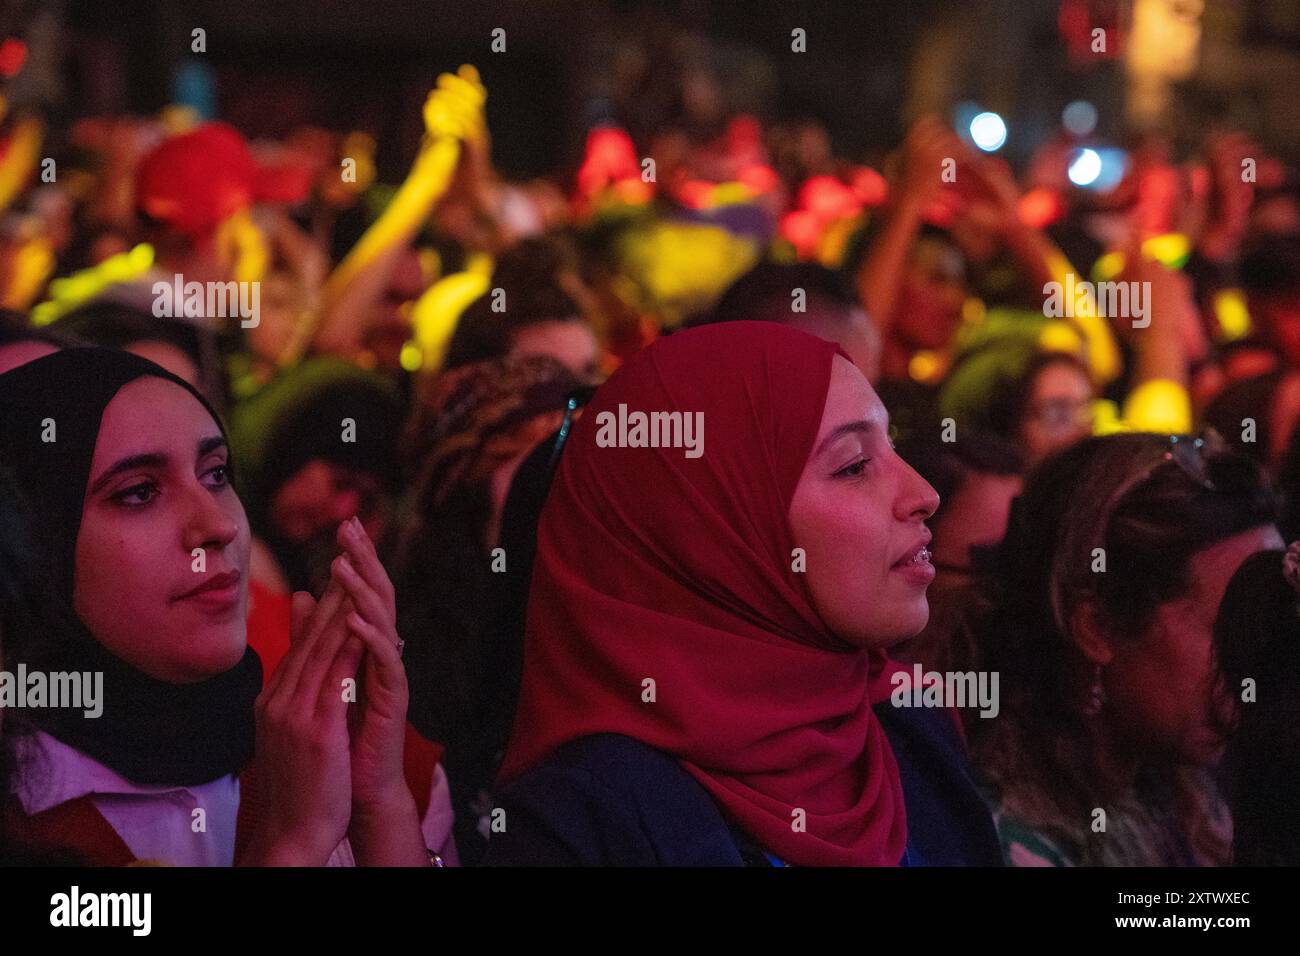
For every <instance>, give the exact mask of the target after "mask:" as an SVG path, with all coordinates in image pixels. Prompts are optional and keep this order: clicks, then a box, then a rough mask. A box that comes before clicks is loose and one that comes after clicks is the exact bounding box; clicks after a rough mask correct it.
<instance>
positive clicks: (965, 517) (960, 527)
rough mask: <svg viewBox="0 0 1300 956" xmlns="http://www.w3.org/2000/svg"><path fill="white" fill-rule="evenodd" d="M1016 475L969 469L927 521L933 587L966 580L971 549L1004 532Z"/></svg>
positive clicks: (1018, 483) (991, 542)
mask: <svg viewBox="0 0 1300 956" xmlns="http://www.w3.org/2000/svg"><path fill="white" fill-rule="evenodd" d="M1023 486H1024V480H1023V479H1022V478H1021V477H1020V476H1019V475H991V474H986V473H984V472H978V471H974V472H969V473H968V474H967V476H966V479H965V480H964V481H963V482H962V484H961V487H959V488H958V489H957V490H956V491H955V492H953V494H952V495H951V496H950V497H949V498H948V499H947V500H946V501H945V502H944V505H943V508H942V509H941V510H940V512H939V513H938V514H937V515H935V517H934V520H933V521H932V522H930V523H931V524H932V525H933V526H934V545H933V547H932V548H931V549H930V550H931V551H933V552H934V563H935V567H936V569H937V570H938V575H937V576H936V578H935V586H934V588H933V589H932V590H940V589H943V588H948V587H952V586H954V585H960V584H964V583H966V582H967V581H968V580H969V578H970V573H971V569H972V564H973V558H972V555H971V549H972V548H987V547H992V546H994V545H996V544H998V542H1000V541H1001V540H1002V536H1003V535H1005V534H1006V532H1007V515H1008V514H1010V512H1011V502H1012V500H1013V499H1014V498H1015V497H1016V495H1018V494H1020V489H1021V488H1022V487H1023Z"/></svg>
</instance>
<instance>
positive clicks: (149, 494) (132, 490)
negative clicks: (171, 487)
mask: <svg viewBox="0 0 1300 956" xmlns="http://www.w3.org/2000/svg"><path fill="white" fill-rule="evenodd" d="M158 492H159V488H158V482H156V481H154V480H153V479H152V478H151V479H149V480H147V481H139V482H136V483H134V484H132V485H128V486H127V487H126V488H124V489H122V490H121V491H117V492H114V493H113V494H112V495H110V496H109V497H110V499H111V500H112V501H113V502H114V503H116V504H119V505H122V506H124V507H127V508H142V507H144V506H145V505H147V504H149V503H150V502H151V501H153V500H154V498H156V497H158Z"/></svg>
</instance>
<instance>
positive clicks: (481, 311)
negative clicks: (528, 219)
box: [442, 239, 583, 369]
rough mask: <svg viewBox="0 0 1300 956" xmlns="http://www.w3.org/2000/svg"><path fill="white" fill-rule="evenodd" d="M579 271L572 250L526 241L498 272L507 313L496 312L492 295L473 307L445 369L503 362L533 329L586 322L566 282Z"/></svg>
mask: <svg viewBox="0 0 1300 956" xmlns="http://www.w3.org/2000/svg"><path fill="white" fill-rule="evenodd" d="M574 269H575V267H574V266H573V265H572V263H571V262H570V258H569V254H568V250H567V249H566V248H565V247H564V246H562V245H561V244H559V243H558V242H556V241H553V240H549V239H526V240H524V241H523V242H521V243H519V245H518V246H516V247H515V248H513V249H511V250H510V251H509V252H508V253H506V254H504V255H503V256H502V257H501V259H500V261H499V262H498V263H497V265H496V268H495V269H494V270H493V272H492V288H493V289H494V290H495V289H501V290H503V291H504V292H505V303H506V308H505V310H504V311H501V312H497V311H495V310H494V309H493V308H492V306H493V304H494V302H493V293H492V292H488V293H487V294H485V295H483V296H480V297H479V298H478V299H476V300H475V301H474V302H472V303H470V305H469V307H468V308H467V309H466V310H465V311H464V313H462V315H461V317H460V321H459V322H457V323H456V330H455V331H454V332H453V333H452V335H451V341H450V342H448V344H447V357H446V359H445V361H444V362H443V366H442V367H443V368H446V369H450V368H457V367H459V366H461V365H468V364H470V363H471V362H483V361H488V360H490V359H495V358H501V357H502V356H504V355H506V354H507V353H509V351H510V348H511V346H512V344H513V343H514V338H515V336H516V335H517V334H518V333H519V331H520V330H521V329H524V328H527V327H528V326H530V325H540V324H541V323H543V322H580V321H582V320H583V313H582V307H581V305H580V304H579V303H578V302H577V301H576V300H575V299H574V298H573V297H572V296H571V295H569V293H568V292H566V291H565V289H564V288H563V280H562V278H561V275H562V274H563V273H565V272H572V271H574Z"/></svg>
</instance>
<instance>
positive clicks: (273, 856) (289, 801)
mask: <svg viewBox="0 0 1300 956" xmlns="http://www.w3.org/2000/svg"><path fill="white" fill-rule="evenodd" d="M337 539H338V545H339V548H340V550H341V552H342V553H341V554H339V556H338V557H336V558H335V559H334V562H333V564H332V565H331V569H330V580H329V583H328V584H327V585H326V587H325V590H324V592H323V593H322V594H321V597H320V600H319V601H316V600H315V599H313V598H312V596H311V595H310V594H307V593H306V592H302V591H300V592H298V593H296V594H294V595H293V609H292V614H291V621H290V638H289V640H290V644H289V650H288V652H287V653H286V654H285V656H284V659H283V660H282V661H281V662H280V665H279V667H278V668H277V669H276V671H275V673H274V674H272V675H271V678H270V680H269V681H268V682H267V684H266V686H265V688H264V689H263V691H262V693H261V695H260V696H259V697H258V699H257V705H256V714H257V753H256V763H255V768H256V769H255V773H256V785H257V788H258V795H259V803H260V811H259V815H258V816H259V819H258V823H257V830H256V832H255V833H254V835H253V837H252V840H251V842H250V846H249V848H248V851H247V852H246V853H245V854H244V855H243V857H242V858H241V859H240V861H239V862H240V863H241V864H244V865H252V866H324V865H325V863H326V861H327V860H328V859H329V857H330V855H331V854H332V853H333V852H334V850H335V848H336V847H337V846H338V845H339V843H340V842H341V841H342V840H343V839H344V837H347V839H348V842H349V844H350V845H351V847H352V852H353V855H354V857H355V859H356V862H357V863H358V864H361V865H376V866H378V865H413V866H427V865H429V856H428V852H427V851H426V850H425V848H424V843H423V838H422V836H421V832H420V820H419V816H418V813H417V811H416V806H415V799H414V797H412V795H411V792H410V788H409V787H408V786H407V784H406V779H405V776H404V775H403V770H402V754H403V743H404V740H405V733H406V706H407V685H406V672H405V670H404V669H403V667H402V657H401V641H400V640H399V638H398V636H397V624H396V618H397V613H396V604H395V600H394V594H393V585H392V582H391V581H390V580H389V579H388V574H387V572H385V571H384V568H383V565H382V564H381V563H380V561H379V555H378V553H377V552H376V550H375V546H374V544H373V542H371V540H370V538H369V536H368V535H367V534H366V532H365V529H364V528H362V526H361V522H360V521H358V520H357V519H356V518H351V519H349V520H347V521H345V522H343V524H341V525H340V526H339V530H338V535H337ZM349 682H350V683H349Z"/></svg>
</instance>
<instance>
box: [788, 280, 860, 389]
mask: <svg viewBox="0 0 1300 956" xmlns="http://www.w3.org/2000/svg"><path fill="white" fill-rule="evenodd" d="M808 306H809V307H808V311H807V312H796V313H794V314H793V315H791V317H790V319H789V323H788V324H790V325H792V326H794V327H795V328H796V329H803V330H804V331H805V332H808V333H811V334H812V335H815V336H817V337H818V338H821V339H825V340H826V341H828V342H834V343H835V344H836V345H838V346H839V347H840V348H842V349H843V350H844V351H845V352H846V353H848V356H849V358H850V359H852V361H853V364H854V365H856V366H857V367H858V369H859V370H860V371H861V372H862V374H863V375H865V376H866V377H867V381H869V382H874V381H875V380H876V379H877V378H878V377H879V374H880V334H879V332H877V331H876V327H875V326H874V325H872V324H871V320H870V319H869V318H867V313H866V312H864V311H862V310H861V309H849V308H844V307H843V306H840V305H838V304H834V303H829V302H825V301H823V300H820V299H816V298H814V299H812V300H811V301H810V302H809V303H808Z"/></svg>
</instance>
